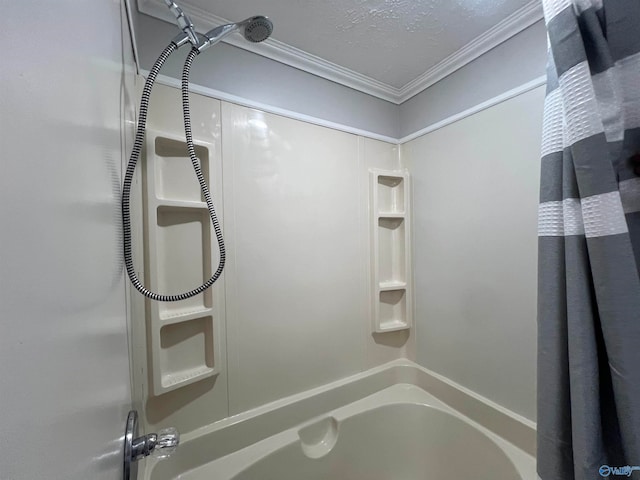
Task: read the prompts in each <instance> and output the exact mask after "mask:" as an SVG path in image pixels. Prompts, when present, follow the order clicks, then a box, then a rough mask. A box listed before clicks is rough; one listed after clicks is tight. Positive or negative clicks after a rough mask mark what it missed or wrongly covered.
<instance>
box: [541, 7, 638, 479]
mask: <svg viewBox="0 0 640 480" xmlns="http://www.w3.org/2000/svg"><path fill="white" fill-rule="evenodd" d="M543 4H544V13H545V22H546V25H547V31H548V38H549V62H548V70H547V76H548V82H547V96H546V100H545V115H544V127H543V141H542V143H543V145H542V160H541V163H542V165H541V188H540V206H539V216H538V219H539V220H538V232H539V233H538V235H539V270H538V475H539V476H540V478H541V480H570V479H580V480H582V479H585V480H587V479H589V480H592V479H595V478H604V477H607V476H612V478H615V471H614V470H613V469H612V468H613V467H624V466H630V467H633V466H639V467H640V275H639V268H638V267H639V265H640V178H638V177H637V176H636V175H635V173H634V171H633V169H634V163H633V162H632V161H631V160H630V159H631V158H632V157H633V156H634V155H636V154H638V153H640V1H638V0H610V1H608V0H600V1H598V0H573V1H571V0H544V1H543ZM627 478H629V477H627ZM631 478H635V479H640V472H639V471H632V473H631Z"/></svg>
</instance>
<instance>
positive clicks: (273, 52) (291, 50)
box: [138, 0, 400, 103]
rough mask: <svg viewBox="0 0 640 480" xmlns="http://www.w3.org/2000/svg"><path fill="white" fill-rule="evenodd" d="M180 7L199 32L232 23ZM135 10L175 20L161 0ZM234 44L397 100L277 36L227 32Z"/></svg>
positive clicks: (144, 1)
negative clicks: (253, 37)
mask: <svg viewBox="0 0 640 480" xmlns="http://www.w3.org/2000/svg"><path fill="white" fill-rule="evenodd" d="M179 5H180V7H181V8H182V9H183V10H184V11H185V12H187V13H188V14H189V16H190V17H191V20H192V21H193V25H194V26H195V28H196V30H197V31H199V32H207V31H209V30H211V29H212V28H214V27H217V26H219V25H224V24H226V23H232V22H231V21H230V20H227V19H225V18H222V17H218V16H217V15H213V14H212V13H210V12H207V11H205V10H203V9H202V8H199V7H196V6H194V5H192V4H190V3H189V2H188V1H184V0H182V1H179ZM138 10H140V12H142V13H144V14H147V15H151V16H152V17H155V18H159V19H160V20H165V21H167V22H170V23H175V20H174V18H173V16H172V15H171V12H170V11H169V9H168V8H167V7H166V5H165V4H164V2H162V0H138ZM222 41H223V42H225V43H228V44H230V45H233V46H234V47H238V48H242V49H243V50H248V51H250V52H253V53H257V54H258V55H262V56H263V57H267V58H270V59H271V60H275V61H277V62H280V63H284V64H285V65H289V66H291V67H294V68H297V69H299V70H302V71H305V72H308V73H312V74H314V75H317V76H319V77H322V78H326V79H327V80H331V81H333V82H336V83H339V84H341V85H345V86H347V87H350V88H353V89H355V90H358V91H360V92H363V93H366V94H369V95H373V96H374V97H378V98H381V99H383V100H387V101H389V102H393V103H398V98H399V94H400V89H398V88H396V87H392V86H390V85H387V84H386V83H383V82H380V81H379V80H375V79H373V78H371V77H368V76H366V75H363V74H361V73H358V72H355V71H353V70H350V69H348V68H345V67H343V66H341V65H338V64H335V63H333V62H329V61H327V60H325V59H323V58H320V57H318V56H316V55H312V54H310V53H307V52H305V51H304V50H300V49H299V48H296V47H293V46H291V45H289V44H286V43H284V42H281V41H279V40H276V39H273V38H269V39H267V40H266V41H264V42H260V43H249V42H247V41H245V40H244V39H242V38H241V37H240V36H237V35H229V36H228V37H226V38H224V39H223V40H222Z"/></svg>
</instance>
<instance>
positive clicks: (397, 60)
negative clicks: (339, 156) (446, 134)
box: [189, 0, 529, 88]
mask: <svg viewBox="0 0 640 480" xmlns="http://www.w3.org/2000/svg"><path fill="white" fill-rule="evenodd" d="M528 1H529V0H315V1H312V0H269V1H264V0H262V1H261V0H232V1H231V0H189V3H190V4H192V5H194V6H197V7H200V8H201V9H203V10H206V11H208V12H210V13H212V14H214V15H216V16H218V17H222V18H225V19H228V20H230V21H238V20H240V19H243V18H245V17H248V16H251V15H257V14H261V15H267V16H269V17H270V18H271V19H272V20H273V22H274V25H275V30H274V34H273V36H274V38H276V39H277V40H280V41H282V42H284V43H287V44H289V45H292V46H294V47H297V48H299V49H301V50H304V51H306V52H308V53H311V54H313V55H316V56H318V57H321V58H323V59H325V60H328V61H330V62H333V63H336V64H338V65H341V66H343V67H346V68H348V69H351V70H354V71H356V72H358V73H361V74H363V75H366V76H368V77H371V78H374V79H376V80H379V81H381V82H383V83H385V84H387V85H391V86H393V87H396V88H401V87H403V86H405V85H406V84H407V83H409V82H410V81H412V80H414V79H415V78H416V77H418V76H419V75H421V74H422V73H423V72H425V71H426V70H428V69H429V68H430V67H432V66H434V65H435V64H437V63H438V62H440V61H441V60H443V59H444V58H446V57H448V56H449V55H451V54H452V53H454V52H456V51H457V50H459V49H460V48H462V47H463V46H464V45H466V44H467V43H469V42H471V41H472V40H473V39H474V38H476V37H478V36H479V35H481V34H483V33H484V32H486V31H487V30H489V29H490V28H491V27H493V26H494V25H496V24H497V23H499V22H500V21H501V20H504V19H505V18H506V17H508V16H509V15H511V14H513V13H514V12H515V11H516V10H518V9H520V8H521V7H523V6H524V5H525V4H527V3H528Z"/></svg>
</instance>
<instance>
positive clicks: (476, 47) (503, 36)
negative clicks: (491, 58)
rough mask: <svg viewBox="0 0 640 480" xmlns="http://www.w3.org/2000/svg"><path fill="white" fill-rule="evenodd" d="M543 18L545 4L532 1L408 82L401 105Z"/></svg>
mask: <svg viewBox="0 0 640 480" xmlns="http://www.w3.org/2000/svg"><path fill="white" fill-rule="evenodd" d="M542 18H543V13H542V2H541V1H540V0H533V1H530V2H529V3H527V4H526V5H525V6H524V7H522V8H520V9H519V10H516V11H515V12H514V13H512V14H511V15H509V16H508V17H507V18H505V19H504V20H502V21H501V22H500V23H498V24H496V25H495V26H493V27H492V28H490V29H489V30H487V31H486V32H484V33H483V34H482V35H480V36H478V37H476V38H475V39H473V40H472V41H471V42H469V43H467V44H466V45H465V46H464V47H462V48H461V49H460V50H458V51H457V52H454V53H452V54H451V55H449V56H448V57H446V58H445V59H444V60H442V61H440V62H438V63H437V64H435V65H434V66H433V67H431V68H429V69H428V70H427V71H426V72H424V73H423V74H422V75H420V76H418V77H416V78H415V79H413V80H411V81H410V82H409V83H407V84H406V85H405V86H404V87H402V88H401V89H400V95H399V102H398V103H403V102H406V101H407V100H409V99H410V98H411V97H413V96H415V95H417V94H418V93H420V92H421V91H423V90H424V89H426V88H428V87H430V86H431V85H433V84H434V83H436V82H438V81H440V80H442V79H443V78H444V77H446V76H447V75H451V74H452V73H453V72H455V71H456V70H459V69H460V68H462V67H464V66H465V65H466V64H468V63H470V62H472V61H473V60H475V59H476V58H478V57H480V56H481V55H483V54H484V53H487V52H488V51H489V50H491V49H493V48H495V47H497V46H498V45H500V44H501V43H503V42H505V41H507V40H509V39H510V38H511V37H513V36H514V35H516V34H518V33H520V32H521V31H523V30H524V29H525V28H528V27H530V26H531V25H533V24H534V23H536V22H538V21H540V20H542Z"/></svg>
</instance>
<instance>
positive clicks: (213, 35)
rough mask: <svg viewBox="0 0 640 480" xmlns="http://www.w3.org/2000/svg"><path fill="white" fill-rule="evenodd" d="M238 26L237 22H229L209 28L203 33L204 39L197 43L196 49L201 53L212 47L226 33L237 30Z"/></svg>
mask: <svg viewBox="0 0 640 480" xmlns="http://www.w3.org/2000/svg"><path fill="white" fill-rule="evenodd" d="M239 28H240V26H239V25H238V24H237V23H229V24H227V25H220V26H219V27H216V28H214V29H213V30H209V31H208V32H207V33H205V34H203V35H202V36H203V37H204V40H203V41H202V42H201V43H200V45H198V50H199V51H200V52H201V53H202V52H203V51H204V50H206V49H207V48H209V47H212V46H213V45H215V44H216V43H218V42H219V41H220V40H222V39H223V38H224V37H226V36H227V35H229V34H231V33H233V32H235V31H236V30H238V29H239Z"/></svg>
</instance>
